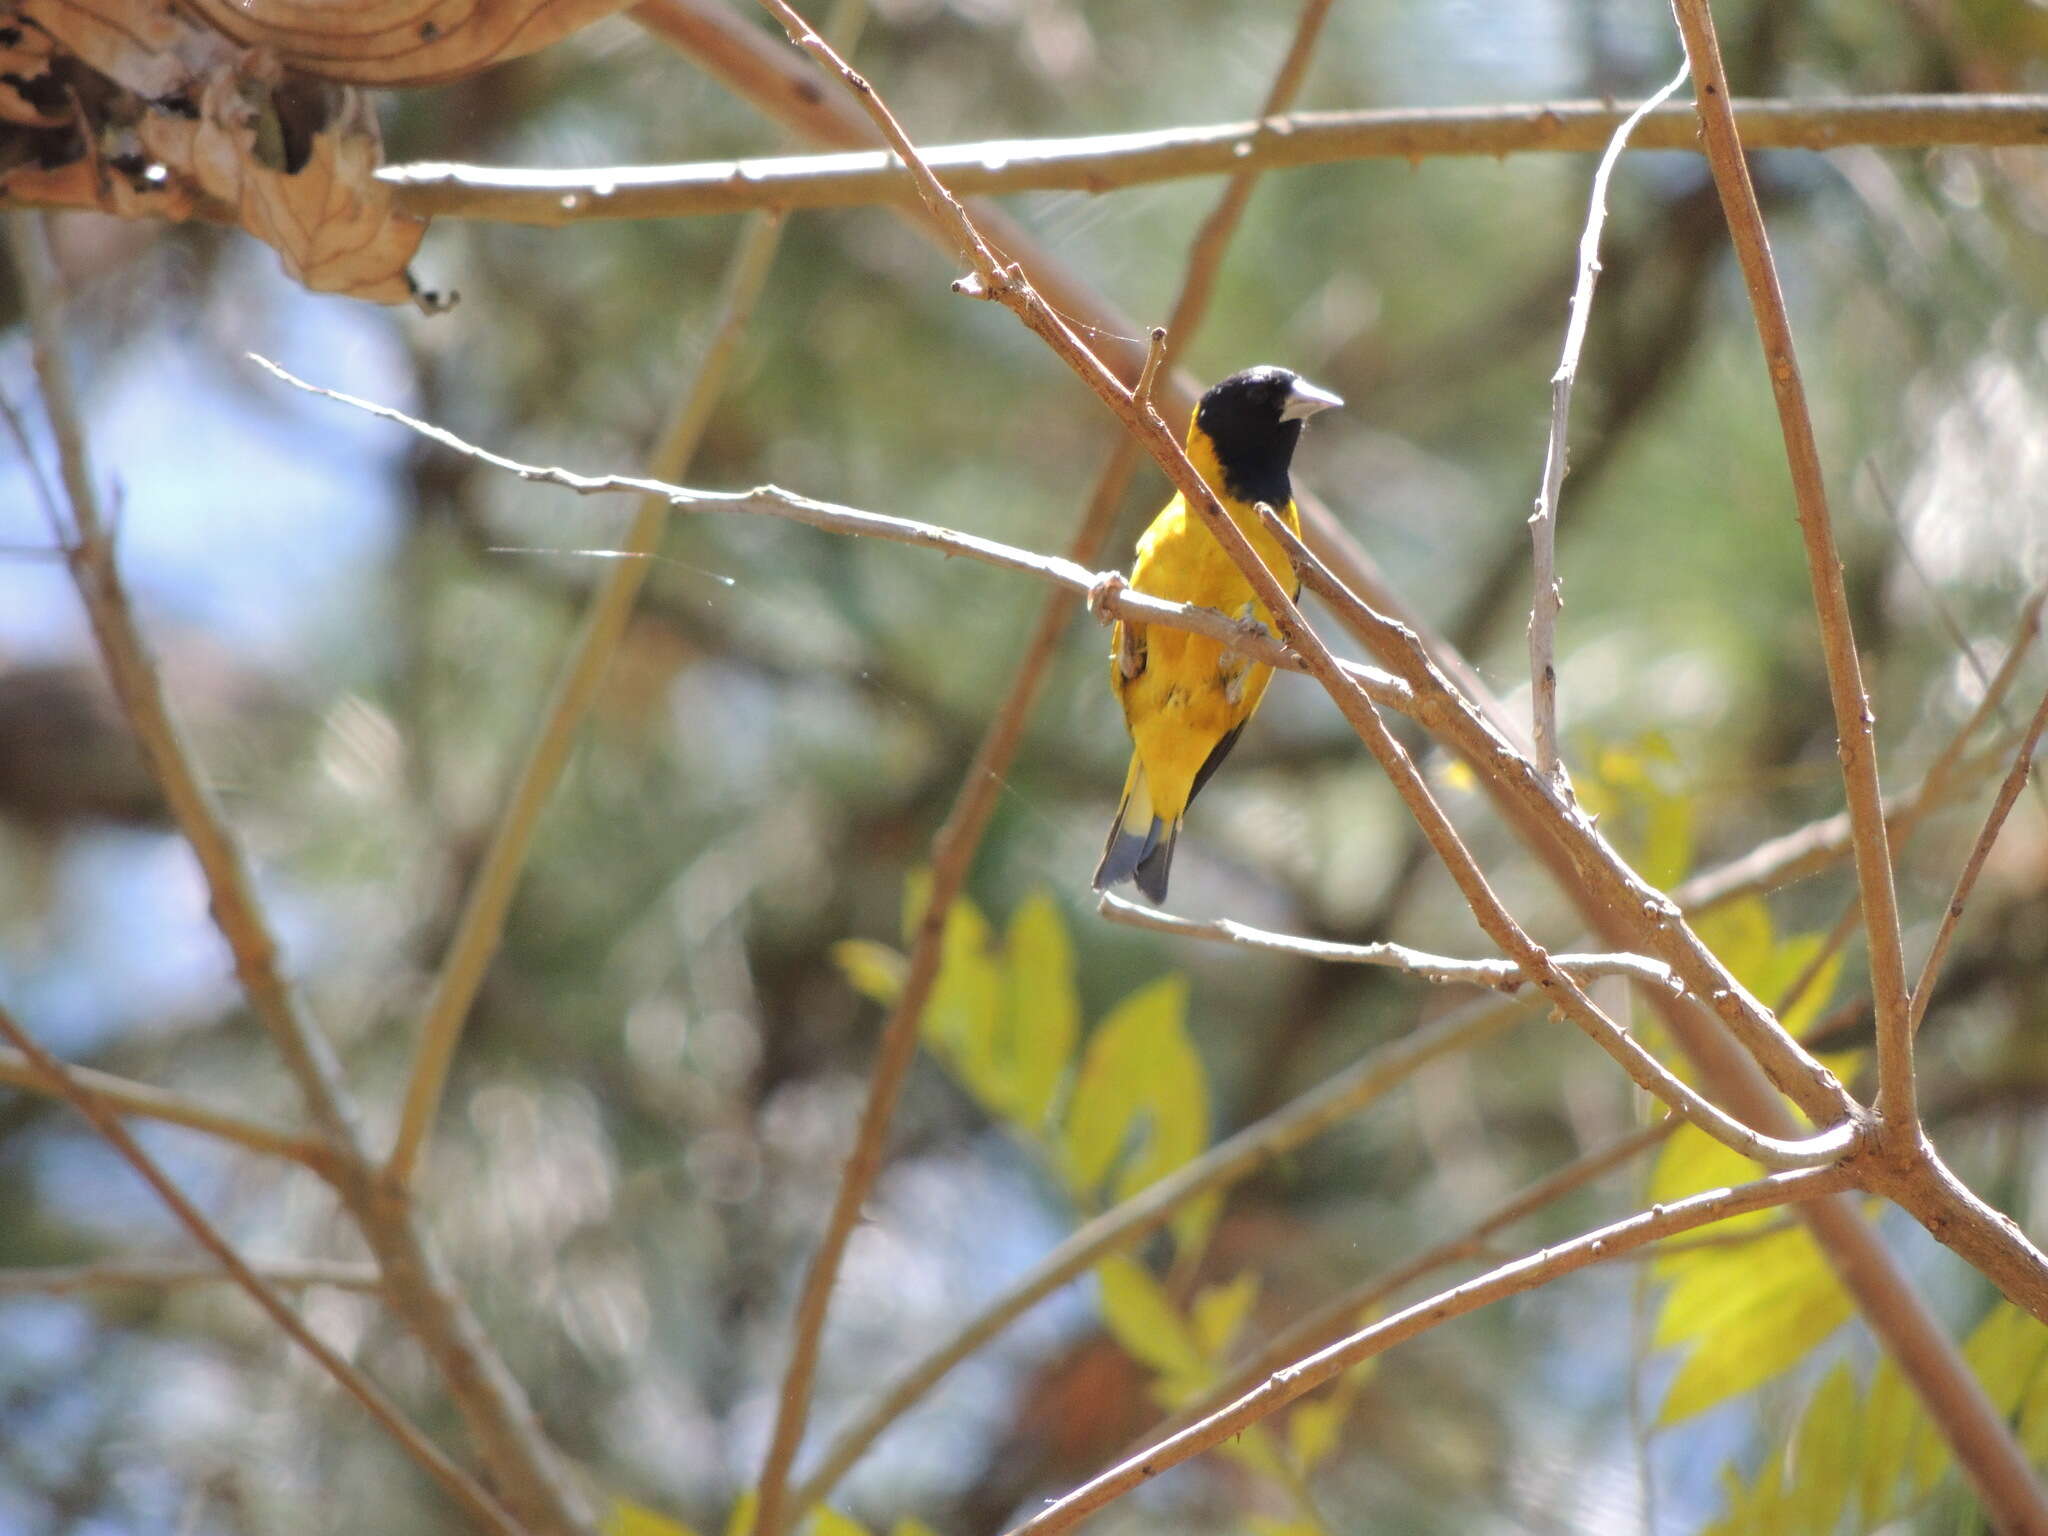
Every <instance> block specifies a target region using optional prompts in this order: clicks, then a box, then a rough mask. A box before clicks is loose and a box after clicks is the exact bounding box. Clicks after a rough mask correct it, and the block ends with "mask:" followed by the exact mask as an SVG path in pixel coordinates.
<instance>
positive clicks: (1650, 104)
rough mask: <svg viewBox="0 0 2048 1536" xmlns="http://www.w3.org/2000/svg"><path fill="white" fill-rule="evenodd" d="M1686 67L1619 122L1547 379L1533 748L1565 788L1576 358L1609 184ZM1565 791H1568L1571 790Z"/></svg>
mask: <svg viewBox="0 0 2048 1536" xmlns="http://www.w3.org/2000/svg"><path fill="white" fill-rule="evenodd" d="M1686 68H1687V66H1686V65H1685V64H1684V63H1683V62H1682V61H1681V62H1680V64H1679V66H1678V73H1677V74H1675V75H1673V76H1672V77H1671V80H1670V83H1669V84H1667V85H1666V86H1665V87H1664V88H1663V89H1662V90H1660V91H1659V92H1657V94H1656V95H1654V96H1652V97H1650V98H1649V100H1647V101H1645V102H1644V103H1643V104H1642V105H1641V106H1639V107H1637V108H1636V109H1635V111H1633V112H1631V113H1630V114H1629V115H1628V116H1627V117H1625V118H1623V119H1622V121H1621V126H1620V127H1619V128H1617V129H1615V130H1614V137H1613V138H1612V139H1611V140H1609V141H1608V145H1607V150H1606V152H1605V153H1604V154H1602V155H1601V156H1600V165H1599V168H1598V169H1597V170H1595V171H1594V172H1593V193H1592V197H1591V200H1590V206H1589V207H1588V208H1587V210H1586V227H1585V231H1584V233H1582V234H1581V235H1580V236H1579V276H1578V281H1577V283H1576V284H1575V285H1574V286H1573V289H1572V298H1571V318H1570V320H1569V321H1568V322H1567V324H1566V325H1565V332H1564V353H1563V355H1562V356H1561V357H1560V358H1559V359H1558V364H1557V372H1556V373H1554V374H1552V375H1551V377H1550V438H1549V441H1548V443H1547V444H1546V446H1545V448H1544V450H1543V485H1542V488H1541V489H1540V490H1539V491H1538V492H1537V493H1536V510H1535V511H1534V512H1532V513H1531V514H1530V515H1529V537H1530V541H1531V543H1532V545H1533V547H1534V566H1535V580H1536V594H1535V598H1534V601H1533V602H1532V603H1531V604H1530V607H1529V686H1530V713H1531V719H1532V728H1533V735H1534V738H1535V744H1536V767H1537V769H1538V771H1539V772H1541V773H1542V774H1543V775H1544V776H1545V777H1546V778H1549V779H1552V780H1554V781H1555V782H1556V783H1557V784H1558V786H1559V788H1560V789H1566V788H1567V786H1568V782H1569V781H1568V780H1567V779H1566V777H1565V774H1564V761H1563V759H1562V758H1561V757H1560V756H1559V755H1558V750H1557V615H1558V610H1559V609H1561V608H1562V607H1564V587H1563V584H1562V583H1561V582H1560V580H1559V579H1558V575H1557V498H1558V493H1559V491H1560V490H1562V488H1563V486H1564V472H1565V452H1566V445H1567V443H1568V442H1569V441H1570V427H1571V416H1572V386H1573V385H1574V384H1576V383H1577V382H1578V378H1579V354H1580V353H1581V352H1583V351H1584V350H1585V346H1586V326H1587V324H1588V323H1589V322H1590V321H1591V320H1592V318H1593V288H1594V285H1595V284H1596V283H1598V282H1599V280H1600V233H1601V231H1602V230H1603V229H1604V228H1605V227H1606V224H1607V184H1608V182H1609V181H1610V180H1611V179H1612V178H1613V176H1614V168H1615V166H1616V165H1617V164H1619V163H1620V161H1621V152H1622V151H1623V150H1624V149H1626V148H1627V147H1628V137H1629V135H1630V134H1631V133H1633V132H1634V131H1635V128H1636V125H1637V124H1638V123H1640V122H1641V121H1642V120H1643V119H1644V118H1645V117H1648V116H1649V115H1650V114H1651V113H1652V112H1654V111H1656V110H1657V108H1659V107H1661V106H1662V105H1663V104H1664V103H1665V102H1667V101H1669V100H1670V99H1671V96H1672V93H1673V92H1675V91H1676V90H1677V89H1678V88H1679V87H1680V86H1681V85H1683V84H1685V76H1686ZM1567 792H1568V790H1567Z"/></svg>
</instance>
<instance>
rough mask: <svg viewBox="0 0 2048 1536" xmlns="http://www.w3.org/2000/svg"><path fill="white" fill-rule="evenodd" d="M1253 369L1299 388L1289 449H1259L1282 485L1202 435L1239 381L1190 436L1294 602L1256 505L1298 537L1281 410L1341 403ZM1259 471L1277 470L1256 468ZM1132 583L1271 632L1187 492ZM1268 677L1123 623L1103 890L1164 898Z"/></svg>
mask: <svg viewBox="0 0 2048 1536" xmlns="http://www.w3.org/2000/svg"><path fill="white" fill-rule="evenodd" d="M1252 372H1253V374H1260V375H1267V374H1270V375H1278V376H1280V377H1281V378H1282V379H1283V380H1284V381H1285V382H1286V384H1287V385H1290V386H1292V387H1293V389H1294V391H1295V393H1294V394H1293V395H1292V396H1291V397H1290V396H1289V395H1288V394H1287V393H1285V391H1284V390H1283V391H1282V393H1280V395H1279V396H1278V397H1277V399H1276V401H1275V402H1274V403H1273V404H1272V406H1271V420H1270V423H1269V424H1270V427H1271V428H1272V429H1273V431H1274V432H1275V433H1277V434H1278V435H1279V437H1280V438H1281V439H1282V441H1281V442H1280V443H1279V444H1277V445H1264V450H1263V451H1267V452H1268V453H1269V455H1277V460H1278V468H1277V475H1278V479H1277V481H1275V480H1273V479H1272V477H1271V473H1263V474H1262V473H1249V474H1248V473H1247V472H1245V469H1244V466H1243V465H1241V464H1236V463H1230V462H1226V461H1225V460H1224V459H1222V458H1219V449H1218V443H1217V441H1216V440H1215V439H1214V438H1212V436H1211V435H1210V433H1209V432H1208V431H1207V430H1205V428H1204V421H1205V417H1206V415H1207V412H1208V407H1209V402H1210V401H1212V400H1214V399H1215V398H1216V395H1217V391H1221V390H1224V389H1225V388H1226V387H1227V386H1228V385H1229V384H1230V383H1232V382H1233V381H1226V382H1225V384H1224V385H1219V386H1217V391H1212V392H1211V394H1210V396H1208V397H1205V401H1204V407H1203V408H1202V409H1198V411H1197V413H1196V416H1195V420H1194V421H1193V422H1192V423H1191V424H1190V426H1189V429H1188V439H1187V450H1188V458H1189V460H1190V462H1191V463H1192V464H1193V465H1194V467H1195V469H1196V471H1197V472H1198V473H1199V474H1200V475H1201V477H1202V479H1203V480H1204V481H1205V482H1206V483H1207V484H1208V485H1209V486H1210V488H1211V489H1212V490H1214V491H1215V492H1216V494H1217V500H1218V501H1219V502H1221V503H1222V505H1223V508H1224V510H1225V511H1226V512H1228V513H1229V514H1230V519H1231V521H1232V522H1234V523H1235V524H1236V525H1237V527H1238V528H1239V530H1240V531H1241V532H1243V534H1244V536H1245V537H1246V539H1247V540H1248V541H1249V542H1250V543H1251V546H1252V548H1253V549H1254V550H1255V551H1256V552H1257V553H1258V556H1259V559H1260V560H1261V561H1263V562H1264V563H1265V566H1266V568H1267V569H1268V570H1269V571H1271V572H1272V573H1273V574H1274V576H1275V577H1277V578H1278V579H1279V581H1280V584H1281V586H1282V587H1283V588H1284V589H1285V590H1286V591H1287V592H1288V593H1289V594H1290V595H1291V594H1294V593H1296V592H1298V591H1299V589H1300V581H1299V578H1297V577H1296V576H1295V574H1294V570H1293V568H1292V567H1291V566H1290V565H1289V564H1288V561H1287V557H1286V556H1285V555H1284V554H1283V553H1282V552H1281V549H1280V546H1279V544H1278V542H1277V541H1276V540H1275V539H1274V538H1273V536H1272V535H1271V534H1270V533H1268V532H1267V531H1266V529H1265V527H1264V526H1263V525H1262V524H1261V522H1260V520H1259V517H1258V514H1257V513H1256V512H1255V511H1254V510H1253V506H1252V502H1253V501H1254V500H1265V501H1267V502H1268V504H1269V505H1274V506H1275V509H1276V510H1277V511H1278V512H1279V513H1280V515H1281V517H1282V518H1283V519H1284V520H1285V521H1286V523H1287V525H1288V527H1289V528H1292V529H1294V530H1295V531H1296V532H1297V533H1298V532H1299V531H1300V522H1299V519H1298V517H1297V514H1296V512H1295V508H1294V501H1293V498H1292V496H1291V495H1290V494H1289V493H1288V491H1287V482H1286V469H1287V461H1288V458H1289V457H1290V456H1291V454H1292V451H1293V446H1294V439H1295V437H1296V436H1297V435H1298V434H1299V431H1300V428H1299V420H1300V416H1286V415H1283V414H1281V413H1282V412H1283V411H1285V410H1288V409H1293V410H1299V411H1300V412H1301V414H1302V415H1306V414H1308V412H1309V411H1310V410H1314V409H1321V408H1322V407H1323V406H1324V405H1327V404H1331V403H1334V402H1335V397H1334V396H1331V395H1328V394H1327V393H1326V392H1324V391H1320V390H1317V389H1315V387H1314V386H1313V385H1304V384H1302V383H1301V381H1298V380H1295V379H1294V376H1293V375H1292V374H1286V373H1284V371H1283V370H1277V369H1265V370H1253V371H1252ZM1234 377H1235V379H1244V378H1246V377H1247V375H1237V376H1234ZM1289 398H1292V399H1294V400H1295V401H1296V404H1295V405H1294V406H1292V407H1290V406H1288V405H1287V401H1288V399H1289ZM1304 401H1305V402H1306V404H1303V403H1302V402H1304ZM1232 403H1233V404H1234V402H1232ZM1261 403H1263V401H1261ZM1225 425H1226V426H1227V425H1228V423H1225ZM1253 446H1254V447H1259V446H1260V444H1258V443H1256V442H1255V443H1254V445H1253ZM1233 450H1234V451H1235V452H1236V453H1237V455H1238V457H1240V458H1242V457H1244V455H1245V452H1246V450H1245V449H1244V448H1243V447H1242V446H1241V445H1240V444H1239V443H1238V441H1237V440H1236V434H1234V433H1231V432H1227V431H1226V432H1225V433H1224V452H1225V453H1226V454H1229V453H1230V452H1232V451H1233ZM1254 469H1257V470H1264V471H1270V470H1271V466H1270V465H1269V464H1260V465H1255V466H1254ZM1248 489H1249V490H1251V491H1252V494H1251V495H1250V496H1249V497H1247V496H1245V495H1244V494H1242V493H1243V492H1244V491H1246V490H1248ZM1276 497H1277V498H1282V499H1277V500H1276ZM1131 585H1132V586H1133V587H1134V588H1136V589H1137V590H1138V591H1140V592H1145V593H1149V594H1150V595H1152V596H1154V597H1162V598H1168V599H1171V600H1173V601H1175V602H1183V603H1190V604H1193V605H1195V606H1198V607H1202V608H1214V609H1216V610H1218V611H1219V612H1222V613H1225V614H1228V615H1230V616H1231V617H1232V618H1250V619H1255V620H1257V621H1258V622H1259V623H1261V624H1265V625H1267V626H1268V627H1269V628H1270V627H1271V624H1272V615H1271V614H1270V613H1269V612H1268V611H1267V609H1266V606H1265V604H1263V603H1261V602H1260V601H1259V600H1258V599H1257V598H1256V597H1255V596H1254V595H1253V593H1252V587H1251V583H1250V582H1249V581H1247V580H1246V579H1245V576H1244V573H1243V572H1242V571H1240V570H1239V569H1238V568H1237V565H1236V564H1235V563H1234V562H1233V561H1232V560H1231V558H1230V556H1229V555H1228V554H1226V553H1225V552H1224V549H1223V546H1222V545H1221V544H1219V543H1218V542H1217V541H1216V538H1215V536H1214V535H1213V534H1212V533H1210V532H1209V530H1208V529H1207V528H1206V527H1204V526H1203V524H1202V522H1201V520H1200V518H1199V517H1198V516H1197V515H1196V514H1195V513H1193V512H1192V511H1190V510H1189V508H1188V506H1187V504H1186V502H1185V500H1184V499H1183V498H1182V497H1180V496H1175V497H1174V498H1173V500H1172V501H1170V502H1168V503H1167V504H1166V507H1165V509H1164V510H1163V511H1161V512H1160V514H1159V515H1158V516H1157V517H1156V518H1154V519H1153V521H1152V525H1151V527H1149V528H1147V529H1146V530H1145V533H1144V536H1143V537H1142V538H1140V539H1139V540H1138V557H1137V563H1136V564H1135V565H1134V566H1133V567H1132V570H1131ZM1272 673H1273V669H1272V668H1271V667H1268V666H1264V665H1260V664H1258V663H1255V662H1252V661H1250V660H1248V659H1247V658H1246V657H1244V656H1242V655H1241V654H1238V653H1236V652H1233V651H1231V650H1229V649H1227V648H1226V647H1225V646H1223V645H1222V644H1220V643H1218V642H1217V641H1215V640H1211V639H1208V638H1206V637H1204V636H1201V635H1193V634H1189V633H1188V632H1187V631H1186V630H1180V629H1169V628H1167V627H1166V626H1164V625H1157V626H1153V625H1130V626H1126V625H1125V624H1124V623H1122V622H1119V623H1118V624H1117V626H1116V632H1115V640H1114V644H1113V646H1112V648H1111V654H1110V687H1111V688H1112V689H1113V690H1114V691H1115V692H1116V695H1117V698H1118V700H1119V701H1120V702H1121V703H1122V705H1123V710H1124V721H1125V724H1126V725H1127V726H1128V727H1129V728H1130V733H1131V741H1132V745H1133V751H1132V753H1131V765H1130V770H1129V772H1128V773H1127V774H1126V776H1125V779H1124V800H1123V805H1122V807H1121V809H1120V810H1119V812H1118V816H1117V820H1116V824H1115V825H1114V826H1113V827H1112V828H1111V829H1110V838H1109V845H1108V847H1107V848H1106V849H1105V851H1104V854H1103V861H1102V866H1101V867H1100V868H1099V869H1098V870H1097V871H1096V877H1095V884H1096V886H1097V888H1098V889H1100V888H1104V887H1106V886H1108V885H1112V884H1114V883H1116V882H1117V881H1119V880H1124V879H1135V880H1136V881H1137V882H1138V885H1139V887H1140V889H1142V890H1144V891H1145V892H1146V894H1148V895H1150V896H1151V897H1152V898H1153V899H1154V900H1160V899H1163V898H1164V896H1165V892H1166V874H1167V868H1168V865H1169V864H1170V862H1171V859H1172V850H1173V843H1174V839H1175V837H1176V836H1177V835H1178V833H1179V831H1180V823H1181V819H1182V817H1183V816H1185V815H1186V813H1187V808H1188V802H1189V801H1190V800H1191V799H1192V798H1193V797H1194V794H1195V792H1196V791H1197V790H1198V789H1200V788H1201V787H1202V785H1203V784H1204V783H1206V782H1207V779H1208V776H1209V774H1211V773H1213V772H1214V771H1215V768H1216V765H1217V764H1219V763H1220V762H1221V761H1222V760H1223V757H1224V755H1225V754H1227V753H1228V752H1229V750H1230V748H1231V746H1232V745H1234V744H1235V742H1236V739H1237V733H1238V732H1239V731H1240V730H1241V729H1242V728H1243V726H1244V724H1245V722H1246V721H1247V720H1249V719H1250V718H1251V716H1252V713H1253V712H1254V711H1255V710H1256V709H1257V708H1258V707H1259V700H1260V699H1261V698H1263V697H1264V696H1265V692H1266V685H1267V684H1268V683H1269V682H1270V681H1271V680H1272Z"/></svg>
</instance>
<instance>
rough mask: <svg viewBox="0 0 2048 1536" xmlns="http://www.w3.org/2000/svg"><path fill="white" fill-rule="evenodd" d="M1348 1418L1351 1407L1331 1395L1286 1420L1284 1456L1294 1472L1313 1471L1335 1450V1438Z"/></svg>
mask: <svg viewBox="0 0 2048 1536" xmlns="http://www.w3.org/2000/svg"><path fill="white" fill-rule="evenodd" d="M1350 1416H1351V1404H1350V1403H1349V1402H1348V1401H1347V1400H1345V1399H1343V1398H1340V1397H1338V1396H1336V1395H1335V1394H1334V1393H1333V1394H1331V1395H1330V1396H1328V1397H1318V1398H1314V1399H1312V1400H1311V1401H1309V1402H1306V1403H1303V1404H1302V1405H1301V1406H1300V1407H1299V1408H1297V1409H1295V1410H1294V1412H1293V1413H1291V1414H1289V1415H1288V1417H1287V1454H1288V1456H1289V1457H1290V1458H1291V1459H1292V1460H1293V1462H1294V1467H1295V1470H1296V1471H1297V1472H1301V1473H1304V1474H1306V1473H1308V1472H1312V1471H1314V1470H1315V1467H1316V1463H1318V1462H1320V1461H1321V1460H1322V1459H1323V1458H1324V1457H1325V1456H1327V1455H1329V1454H1330V1452H1332V1451H1334V1450H1335V1449H1336V1448H1337V1436H1338V1434H1339V1433H1340V1432H1341V1431H1342V1430H1343V1428H1344V1421H1345V1420H1346V1419H1347V1418H1349V1417H1350Z"/></svg>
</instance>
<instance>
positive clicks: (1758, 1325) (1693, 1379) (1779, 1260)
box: [1655, 1227, 1851, 1424]
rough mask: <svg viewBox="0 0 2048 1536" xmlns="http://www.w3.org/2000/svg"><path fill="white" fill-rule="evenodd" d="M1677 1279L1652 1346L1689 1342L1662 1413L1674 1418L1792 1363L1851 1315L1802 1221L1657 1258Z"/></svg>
mask: <svg viewBox="0 0 2048 1536" xmlns="http://www.w3.org/2000/svg"><path fill="white" fill-rule="evenodd" d="M1660 1269H1661V1270H1662V1271H1663V1272H1664V1273H1665V1274H1667V1275H1669V1276H1671V1277H1672V1279H1673V1284H1672V1286H1671V1289H1670V1291H1669V1292H1668V1293H1667V1295H1666V1296H1665V1298H1664V1304H1663V1307H1662V1308H1661V1309H1660V1311H1659V1315H1658V1319H1657V1331H1656V1339H1655V1342H1656V1347H1657V1348H1659V1349H1669V1348H1671V1347H1672V1346H1674V1345H1677V1344H1688V1343H1689V1344H1690V1345H1692V1349H1691V1351H1690V1352H1689V1353H1688V1354H1687V1356H1686V1359H1685V1363H1684V1364H1682V1365H1681V1366H1680V1367H1679V1368H1678V1374H1677V1375H1676V1376H1675V1377H1674V1378H1673V1379H1672V1382H1671V1388H1670V1391H1669V1392H1668V1393H1667V1394H1666V1395H1665V1398H1664V1407H1663V1410H1662V1412H1661V1413H1660V1414H1659V1415H1658V1422H1659V1423H1660V1424H1676V1423H1678V1422H1679V1421H1680V1420H1682V1419H1687V1418H1690V1417H1692V1416H1693V1415H1694V1414H1696V1413H1702V1412H1704V1411H1705V1410H1707V1409H1709V1408H1711V1407H1713V1406H1714V1405H1715V1404H1716V1403H1721V1402H1725V1401H1727V1400H1728V1399H1729V1398H1731V1397H1735V1396H1737V1395H1739V1394H1741V1393H1744V1392H1747V1391H1749V1390H1751V1389H1752V1388H1754V1387H1757V1386H1759V1385H1761V1384H1762V1383H1764V1382H1766V1381H1769V1380H1771V1379H1772V1378H1773V1377H1775V1376H1778V1375H1780V1374H1781V1373H1783V1372H1785V1371H1787V1370H1789V1369H1791V1367H1792V1366H1793V1365H1794V1364H1796V1363H1797V1362H1798V1361H1800V1360H1802V1359H1804V1358H1805V1357H1806V1355H1807V1354H1808V1353H1809V1352H1810V1351H1811V1350H1812V1349H1813V1348H1814V1347H1815V1346H1816V1345H1818V1344H1819V1343H1820V1342H1821V1340H1823V1339H1825V1338H1826V1337H1827V1336H1828V1335H1829V1334H1831V1333H1833V1332H1834V1331H1835V1329H1836V1328H1838V1327H1840V1326H1841V1325H1842V1323H1843V1322H1844V1321H1846V1320H1847V1318H1848V1316H1849V1314H1850V1311H1851V1303H1850V1301H1849V1296H1848V1293H1847V1292H1846V1291H1844V1290H1843V1289H1842V1286H1841V1282H1840V1281H1838V1280H1836V1279H1835V1276H1834V1272H1833V1271H1832V1270H1830V1269H1829V1268H1828V1264H1827V1261H1826V1259H1824V1258H1823V1257H1822V1256H1821V1252H1820V1249H1819V1248H1818V1247H1817V1246H1816V1245H1815V1243H1814V1241H1813V1239H1812V1238H1811V1237H1809V1236H1808V1235H1807V1233H1806V1230H1805V1229H1804V1228H1803V1227H1791V1228H1788V1229H1786V1230H1785V1231H1782V1232H1772V1233H1767V1234H1765V1235H1763V1236H1760V1237H1757V1238H1755V1239H1753V1240H1751V1241H1748V1242H1744V1243H1741V1244H1738V1245H1735V1246H1732V1247H1727V1248H1702V1249H1695V1250H1693V1251H1690V1252H1687V1253H1683V1254H1678V1255H1673V1256H1672V1257H1670V1258H1668V1259H1665V1260H1663V1261H1661V1262H1660Z"/></svg>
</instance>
